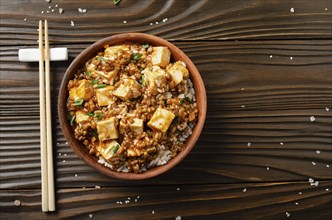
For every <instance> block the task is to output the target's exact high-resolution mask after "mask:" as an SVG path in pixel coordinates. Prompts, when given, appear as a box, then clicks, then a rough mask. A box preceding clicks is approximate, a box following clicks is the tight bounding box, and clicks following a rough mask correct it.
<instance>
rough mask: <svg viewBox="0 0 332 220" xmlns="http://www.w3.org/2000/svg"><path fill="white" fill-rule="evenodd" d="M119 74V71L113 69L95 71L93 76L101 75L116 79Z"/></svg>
mask: <svg viewBox="0 0 332 220" xmlns="http://www.w3.org/2000/svg"><path fill="white" fill-rule="evenodd" d="M117 75H118V71H116V70H113V71H110V72H103V71H95V72H93V73H92V76H95V77H96V76H100V77H103V78H105V79H108V80H111V79H114V78H115V77H116V76H117Z"/></svg>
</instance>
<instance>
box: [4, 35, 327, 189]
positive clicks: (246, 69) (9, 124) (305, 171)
mask: <svg viewBox="0 0 332 220" xmlns="http://www.w3.org/2000/svg"><path fill="white" fill-rule="evenodd" d="M175 43H176V45H177V46H179V47H180V48H181V49H183V50H184V51H185V52H186V53H187V54H188V55H189V57H190V58H191V59H192V60H193V61H194V63H195V64H196V65H197V67H198V69H199V70H200V72H201V75H202V77H203V79H204V82H205V86H206V89H207V94H208V114H207V120H206V123H205V128H204V130H203V133H202V135H201V137H200V139H199V141H198V143H197V145H196V147H195V148H194V150H193V151H192V152H191V153H190V155H189V156H188V157H187V158H186V159H185V160H184V161H183V162H182V163H181V164H180V165H178V166H177V167H176V168H175V169H173V170H171V171H170V172H168V173H166V174H165V175H162V176H160V177H157V178H154V179H152V180H147V181H142V182H138V183H137V182H124V181H118V180H115V179H111V178H107V177H104V176H101V175H99V174H97V173H96V172H94V171H93V170H92V169H91V168H89V167H87V166H86V165H84V163H83V162H82V161H80V160H79V159H78V158H77V156H76V155H75V154H73V152H72V151H71V149H70V148H69V146H68V145H67V144H66V140H65V139H64V138H63V136H62V133H61V130H60V127H59V124H58V121H57V116H56V102H55V101H56V100H57V93H58V86H59V83H60V81H61V79H62V76H63V73H64V72H65V69H66V67H67V66H68V65H69V62H62V63H56V64H55V63H53V66H52V67H51V70H52V76H53V81H52V83H53V88H54V90H53V106H54V109H53V115H54V117H53V121H54V135H55V136H54V137H55V138H54V146H55V148H56V150H55V155H56V160H55V161H56V172H57V176H58V179H57V186H58V187H59V188H62V187H71V186H73V184H74V185H75V186H79V187H83V186H89V187H91V186H95V185H102V186H118V185H136V184H144V185H155V184H165V185H166V184H201V183H204V184H206V183H226V182H257V181H258V182H262V181H294V180H307V179H308V178H309V177H313V178H315V179H322V180H323V179H325V180H331V179H332V172H331V169H332V149H331V144H332V137H331V136H330V134H331V132H332V127H331V125H332V117H331V116H332V111H329V112H327V111H326V110H325V108H326V107H329V108H331V107H332V105H331V104H332V95H331V93H332V76H331V68H332V60H331V59H332V53H331V50H332V41H330V40H320V41H297V40H295V41H285V40H282V41H279V40H278V41H263V42H262V41H250V42H247V41H244V42H242V41H237V42H175ZM64 46H66V47H69V51H70V59H73V58H74V57H75V56H76V55H77V53H79V52H80V51H81V50H83V49H84V48H85V47H86V46H88V44H69V45H64ZM270 55H272V58H270ZM291 56H292V57H293V60H291V59H290V57H291ZM0 57H1V59H2V58H4V59H2V64H1V73H2V75H1V84H2V85H1V89H0V119H1V122H0V131H1V134H0V137H1V140H0V163H1V164H0V165H1V167H0V170H1V176H0V180H1V183H0V187H1V188H2V189H13V188H38V187H40V164H39V108H38V106H39V104H38V78H37V76H38V74H37V72H38V67H37V65H35V64H32V65H31V64H25V63H17V51H16V47H14V46H6V47H2V48H1V49H0ZM14 74H15V76H14ZM242 88H243V90H242ZM310 116H315V118H316V121H315V122H310V119H309V117H310ZM248 142H250V143H251V146H250V147H248V146H247V143H248ZM280 142H283V143H284V145H281V144H280ZM316 150H320V151H321V153H320V154H317V153H316ZM60 153H61V155H59V154H60ZM16 155H18V156H19V157H17V158H16V157H15V156H16ZM63 161H65V162H63ZM312 162H314V163H315V164H316V165H313V164H312ZM327 166H329V167H327ZM267 167H269V170H267ZM13 168H15V170H16V172H14V173H13V172H12V169H13ZM75 174H77V175H78V176H77V177H75ZM197 177H200V178H197ZM18 179H19V180H20V181H18Z"/></svg>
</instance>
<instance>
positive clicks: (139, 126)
mask: <svg viewBox="0 0 332 220" xmlns="http://www.w3.org/2000/svg"><path fill="white" fill-rule="evenodd" d="M129 127H130V130H131V131H134V132H137V133H138V132H143V128H144V125H143V120H142V119H139V118H134V123H132V124H130V125H129Z"/></svg>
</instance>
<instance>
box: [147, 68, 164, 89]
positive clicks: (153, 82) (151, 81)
mask: <svg viewBox="0 0 332 220" xmlns="http://www.w3.org/2000/svg"><path fill="white" fill-rule="evenodd" d="M144 80H145V83H146V84H147V86H148V87H149V88H150V89H151V90H154V89H156V88H158V87H160V86H161V85H163V84H165V83H166V72H165V70H163V69H161V68H160V67H159V66H153V67H151V68H146V69H145V70H144Z"/></svg>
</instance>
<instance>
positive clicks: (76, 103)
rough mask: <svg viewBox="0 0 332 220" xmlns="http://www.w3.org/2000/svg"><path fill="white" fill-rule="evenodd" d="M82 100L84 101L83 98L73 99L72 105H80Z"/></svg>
mask: <svg viewBox="0 0 332 220" xmlns="http://www.w3.org/2000/svg"><path fill="white" fill-rule="evenodd" d="M83 102H84V100H83V99H77V100H75V102H74V106H79V105H82V104H83Z"/></svg>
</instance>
